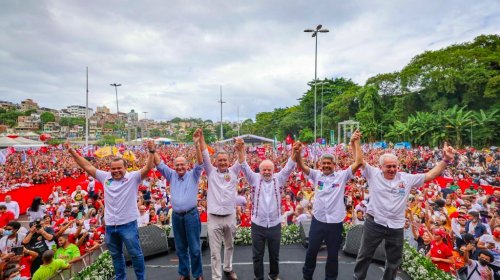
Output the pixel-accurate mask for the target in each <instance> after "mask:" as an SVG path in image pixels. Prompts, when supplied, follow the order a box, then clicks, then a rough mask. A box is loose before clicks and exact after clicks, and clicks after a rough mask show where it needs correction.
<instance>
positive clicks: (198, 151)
mask: <svg viewBox="0 0 500 280" xmlns="http://www.w3.org/2000/svg"><path fill="white" fill-rule="evenodd" d="M202 135H203V133H202V132H201V129H200V128H198V129H196V131H195V132H194V134H193V142H194V146H195V149H196V161H197V162H198V164H200V165H201V164H203V155H202V154H201V147H200V146H201V144H200V142H201V138H202Z"/></svg>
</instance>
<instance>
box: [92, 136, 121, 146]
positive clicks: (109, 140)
mask: <svg viewBox="0 0 500 280" xmlns="http://www.w3.org/2000/svg"><path fill="white" fill-rule="evenodd" d="M116 139H117V137H116V136H114V135H109V134H107V135H103V136H102V139H101V140H99V142H97V145H98V146H105V145H114V144H116V142H115V140H116Z"/></svg>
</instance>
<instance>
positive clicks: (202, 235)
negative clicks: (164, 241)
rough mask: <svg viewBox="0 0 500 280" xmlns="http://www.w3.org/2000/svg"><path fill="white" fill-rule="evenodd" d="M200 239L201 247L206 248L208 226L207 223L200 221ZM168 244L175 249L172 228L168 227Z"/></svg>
mask: <svg viewBox="0 0 500 280" xmlns="http://www.w3.org/2000/svg"><path fill="white" fill-rule="evenodd" d="M200 240H201V248H202V249H206V248H207V247H208V226H207V223H201V230H200ZM168 246H169V248H172V249H174V250H175V238H174V229H173V228H171V229H170V233H169V234H168Z"/></svg>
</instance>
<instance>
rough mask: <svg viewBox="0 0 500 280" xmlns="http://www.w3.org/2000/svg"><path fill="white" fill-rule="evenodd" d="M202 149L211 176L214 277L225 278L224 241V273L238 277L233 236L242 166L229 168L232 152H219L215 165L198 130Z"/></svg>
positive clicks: (209, 205) (210, 231) (210, 229)
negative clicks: (234, 265) (234, 258)
mask: <svg viewBox="0 0 500 280" xmlns="http://www.w3.org/2000/svg"><path fill="white" fill-rule="evenodd" d="M195 134H197V135H199V136H200V145H201V146H200V147H201V150H202V151H203V167H204V168H205V172H206V173H207V176H208V191H207V208H208V209H207V212H208V243H209V245H210V255H211V264H212V280H220V279H222V272H221V265H222V264H221V254H220V253H221V248H222V243H224V275H225V276H226V278H228V279H231V280H233V279H234V280H235V279H238V277H237V276H236V273H235V272H234V271H233V251H234V236H235V234H236V194H237V190H236V186H237V184H238V174H239V173H240V170H241V168H240V165H239V164H234V165H233V166H231V167H229V155H228V154H227V152H225V151H219V152H217V153H216V155H215V167H214V166H213V165H212V163H211V162H210V155H209V153H208V149H207V144H206V143H205V138H204V136H203V130H201V129H197V130H196V132H195Z"/></svg>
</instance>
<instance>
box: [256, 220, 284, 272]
mask: <svg viewBox="0 0 500 280" xmlns="http://www.w3.org/2000/svg"><path fill="white" fill-rule="evenodd" d="M266 242H267V250H268V251H269V277H271V279H275V278H277V277H278V275H279V273H280V269H279V261H280V242H281V224H278V225H276V226H274V227H270V228H266V227H261V226H259V225H256V224H254V223H252V253H253V273H254V276H255V279H256V280H263V279H264V251H265V249H266Z"/></svg>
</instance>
